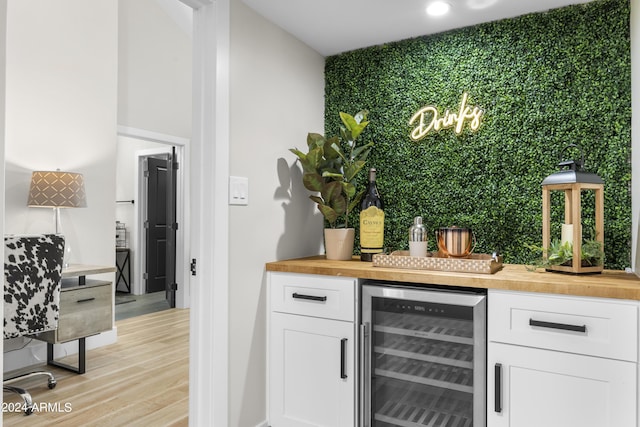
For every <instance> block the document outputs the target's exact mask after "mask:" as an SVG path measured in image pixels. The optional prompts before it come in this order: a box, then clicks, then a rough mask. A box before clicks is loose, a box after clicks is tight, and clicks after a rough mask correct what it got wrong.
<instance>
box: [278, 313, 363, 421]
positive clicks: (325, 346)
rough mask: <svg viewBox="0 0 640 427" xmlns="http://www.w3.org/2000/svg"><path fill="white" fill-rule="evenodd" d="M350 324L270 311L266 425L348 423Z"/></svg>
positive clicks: (351, 361) (350, 412)
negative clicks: (268, 384)
mask: <svg viewBox="0 0 640 427" xmlns="http://www.w3.org/2000/svg"><path fill="white" fill-rule="evenodd" d="M353 328H354V325H353V323H351V322H343V321H338V320H329V319H322V318H316V317H308V316H298V315H293V314H282V313H272V314H271V343H270V355H269V365H270V370H269V371H270V372H269V377H270V378H269V381H270V390H269V391H270V393H269V395H270V404H269V406H270V425H271V426H272V427H287V426H295V427H304V426H327V427H328V426H344V427H347V426H353V425H354V422H355V419H354V414H355V387H354V384H355V364H354V362H355V343H354V330H353Z"/></svg>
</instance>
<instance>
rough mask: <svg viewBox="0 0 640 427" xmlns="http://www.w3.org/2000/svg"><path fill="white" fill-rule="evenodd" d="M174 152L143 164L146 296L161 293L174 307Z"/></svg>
mask: <svg viewBox="0 0 640 427" xmlns="http://www.w3.org/2000/svg"><path fill="white" fill-rule="evenodd" d="M174 159H175V150H174V152H173V153H172V154H170V155H168V156H167V157H166V158H164V159H157V158H149V159H148V161H147V167H148V169H147V170H148V172H147V223H146V228H147V251H146V254H147V257H146V258H147V259H146V278H147V284H146V292H147V293H151V292H160V291H165V292H166V295H167V301H168V303H169V306H170V307H175V291H176V289H177V284H176V280H175V277H176V274H175V265H176V261H175V259H176V230H177V228H178V225H177V224H176V222H175V217H176V174H175V169H176V168H177V163H176V162H175V160H174Z"/></svg>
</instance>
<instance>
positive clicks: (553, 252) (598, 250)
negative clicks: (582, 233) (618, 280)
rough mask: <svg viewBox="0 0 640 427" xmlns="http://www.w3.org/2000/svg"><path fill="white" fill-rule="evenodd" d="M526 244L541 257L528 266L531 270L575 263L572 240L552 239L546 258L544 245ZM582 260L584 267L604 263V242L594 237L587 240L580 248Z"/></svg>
mask: <svg viewBox="0 0 640 427" xmlns="http://www.w3.org/2000/svg"><path fill="white" fill-rule="evenodd" d="M525 246H526V247H527V248H529V249H531V250H533V251H535V252H538V253H539V254H540V258H539V259H538V260H536V261H534V262H533V263H532V264H531V265H530V266H528V267H527V268H528V269H529V270H535V269H536V268H546V267H549V266H552V265H565V266H571V265H572V264H573V244H572V243H571V242H564V243H562V242H560V240H558V239H555V240H554V241H552V242H551V244H550V245H549V250H548V251H547V258H546V259H545V258H543V257H542V254H543V253H544V251H545V250H544V248H543V247H541V246H536V245H528V244H527V245H525ZM580 262H581V265H582V266H583V267H587V266H594V265H603V264H604V251H603V249H602V244H601V243H600V242H599V241H597V240H594V239H588V240H585V241H584V242H583V243H582V246H581V250H580Z"/></svg>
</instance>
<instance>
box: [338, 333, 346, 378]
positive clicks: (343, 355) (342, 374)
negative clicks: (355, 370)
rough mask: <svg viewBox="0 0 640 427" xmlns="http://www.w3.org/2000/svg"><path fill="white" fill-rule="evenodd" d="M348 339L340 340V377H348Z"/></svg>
mask: <svg viewBox="0 0 640 427" xmlns="http://www.w3.org/2000/svg"><path fill="white" fill-rule="evenodd" d="M346 357H347V339H346V338H342V339H341V340H340V378H341V379H343V380H344V379H346V378H347V361H346Z"/></svg>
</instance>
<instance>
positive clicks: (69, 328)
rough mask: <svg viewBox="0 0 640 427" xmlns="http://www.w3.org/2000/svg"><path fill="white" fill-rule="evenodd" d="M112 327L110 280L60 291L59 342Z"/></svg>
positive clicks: (57, 339) (57, 333)
mask: <svg viewBox="0 0 640 427" xmlns="http://www.w3.org/2000/svg"><path fill="white" fill-rule="evenodd" d="M112 327H113V312H112V302H111V283H107V282H105V285H102V286H91V287H86V288H83V287H77V288H74V289H69V290H64V291H62V292H60V320H59V321H58V329H57V331H56V335H57V337H56V342H66V341H71V340H75V339H78V338H82V337H88V336H90V335H95V334H98V333H100V332H105V331H109V330H111V328H112Z"/></svg>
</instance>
